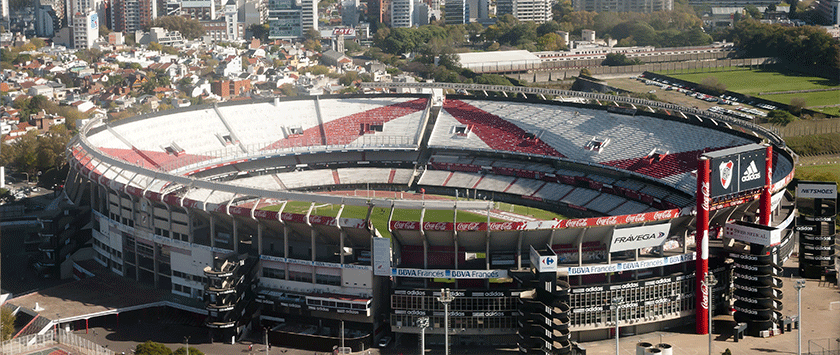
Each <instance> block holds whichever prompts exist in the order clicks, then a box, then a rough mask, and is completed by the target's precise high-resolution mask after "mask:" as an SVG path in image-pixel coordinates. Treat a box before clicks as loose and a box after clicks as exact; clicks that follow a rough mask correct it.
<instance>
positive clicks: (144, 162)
mask: <svg viewBox="0 0 840 355" xmlns="http://www.w3.org/2000/svg"><path fill="white" fill-rule="evenodd" d="M99 149H100V150H102V152H104V153H105V154H108V155H110V156H112V157H115V158H119V159H122V160H125V161H127V162H129V163H131V164H136V165H139V166H142V167H144V168H148V169H157V168H161V167H163V168H165V169H169V170H171V169H177V168H180V167H182V166H186V165H189V164H193V163H197V162H200V161H204V160H207V159H210V158H212V157H209V156H203V155H192V154H181V155H179V156H175V155H171V154H167V153H164V152H150V151H147V150H140V149H137V148H133V149H119V148H99Z"/></svg>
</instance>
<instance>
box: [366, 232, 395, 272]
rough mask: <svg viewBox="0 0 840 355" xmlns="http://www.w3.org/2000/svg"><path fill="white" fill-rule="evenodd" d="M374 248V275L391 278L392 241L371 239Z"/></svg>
mask: <svg viewBox="0 0 840 355" xmlns="http://www.w3.org/2000/svg"><path fill="white" fill-rule="evenodd" d="M371 239H373V242H372V243H371V244H372V245H371V246H372V247H373V275H375V276H391V239H388V238H371Z"/></svg>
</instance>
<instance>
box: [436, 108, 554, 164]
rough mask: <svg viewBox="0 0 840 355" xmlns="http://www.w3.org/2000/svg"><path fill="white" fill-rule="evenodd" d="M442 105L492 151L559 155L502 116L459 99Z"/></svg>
mask: <svg viewBox="0 0 840 355" xmlns="http://www.w3.org/2000/svg"><path fill="white" fill-rule="evenodd" d="M443 108H444V109H445V110H446V112H448V113H449V114H450V115H452V117H454V118H455V119H456V120H458V122H460V123H461V124H464V125H468V126H471V128H470V129H471V132H473V133H475V134H476V135H477V136H478V138H480V139H481V140H482V141H484V143H486V144H487V145H488V146H490V148H491V149H494V150H505V151H510V152H519V153H529V154H539V155H548V156H553V157H563V154H560V152H558V151H557V150H555V149H554V148H552V147H551V146H550V145H548V144H546V143H545V142H543V141H541V140H539V139H536V138H533V139H529V138H528V137H530V136H529V135H528V132H526V131H525V130H523V129H522V128H519V126H517V125H515V124H513V123H510V122H508V121H505V120H504V119H503V118H501V117H499V116H496V115H494V114H491V113H488V112H486V111H484V110H482V109H479V108H477V107H475V106H472V105H470V104H468V103H465V102H463V101H460V100H446V102H445V103H444V104H443Z"/></svg>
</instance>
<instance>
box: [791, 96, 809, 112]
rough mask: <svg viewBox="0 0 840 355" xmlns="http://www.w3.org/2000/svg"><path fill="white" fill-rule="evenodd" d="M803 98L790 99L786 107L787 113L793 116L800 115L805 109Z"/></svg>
mask: <svg viewBox="0 0 840 355" xmlns="http://www.w3.org/2000/svg"><path fill="white" fill-rule="evenodd" d="M805 103H806V101H805V98H803V97H794V98H792V99H790V105H788V111H790V113H792V114H794V115H798V114H800V113H802V109H803V108H805Z"/></svg>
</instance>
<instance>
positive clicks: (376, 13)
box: [367, 0, 388, 23]
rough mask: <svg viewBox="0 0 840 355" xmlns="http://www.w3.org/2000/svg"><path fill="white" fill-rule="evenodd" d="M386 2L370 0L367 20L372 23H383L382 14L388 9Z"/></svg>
mask: <svg viewBox="0 0 840 355" xmlns="http://www.w3.org/2000/svg"><path fill="white" fill-rule="evenodd" d="M386 5H387V4H386V3H385V2H384V0H368V2H367V19H368V22H370V23H382V14H384V13H385V9H387V8H388V7H387V6H386Z"/></svg>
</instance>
